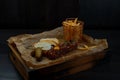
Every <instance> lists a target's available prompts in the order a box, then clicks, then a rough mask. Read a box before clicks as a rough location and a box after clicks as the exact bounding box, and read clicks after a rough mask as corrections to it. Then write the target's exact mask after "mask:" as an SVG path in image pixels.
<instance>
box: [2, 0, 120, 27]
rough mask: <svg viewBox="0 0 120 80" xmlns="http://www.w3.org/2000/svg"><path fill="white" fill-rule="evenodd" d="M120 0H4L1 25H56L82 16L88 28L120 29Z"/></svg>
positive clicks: (81, 18)
mask: <svg viewBox="0 0 120 80" xmlns="http://www.w3.org/2000/svg"><path fill="white" fill-rule="evenodd" d="M119 4H120V0H52V1H51V0H0V26H1V28H6V27H8V28H27V29H28V28H55V27H58V26H61V22H62V21H63V20H65V19H66V18H69V17H78V18H79V19H80V20H83V21H84V22H85V28H86V29H89V28H95V29H118V28H119V21H120V20H119V19H120V5H119Z"/></svg>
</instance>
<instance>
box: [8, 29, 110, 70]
mask: <svg viewBox="0 0 120 80" xmlns="http://www.w3.org/2000/svg"><path fill="white" fill-rule="evenodd" d="M41 38H58V39H59V40H62V39H63V28H62V27H59V28H56V29H54V30H51V31H45V32H42V33H38V34H22V35H17V36H14V37H10V38H9V39H8V40H7V41H8V44H9V45H11V46H12V47H13V48H14V49H15V50H16V51H17V54H19V56H20V57H21V59H22V60H23V61H24V63H25V65H26V66H27V67H28V68H29V69H40V68H45V67H49V66H52V65H56V64H60V63H64V62H67V61H70V60H72V59H75V58H80V57H83V56H86V55H91V54H95V53H97V52H101V51H103V50H105V49H107V48H108V43H107V40H106V39H93V38H92V37H90V36H88V35H85V34H83V41H82V42H81V43H80V44H86V45H88V46H95V47H93V48H89V49H86V50H80V49H76V50H73V51H71V52H69V53H66V54H65V55H64V56H62V57H59V58H57V59H55V60H50V59H48V58H46V57H43V59H42V61H40V62H38V61H36V59H35V58H34V57H32V56H31V52H32V51H33V50H34V48H33V44H34V43H36V42H38V41H39V40H40V39H41ZM13 44H14V45H15V46H13ZM15 47H16V48H15Z"/></svg>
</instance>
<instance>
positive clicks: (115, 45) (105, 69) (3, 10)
mask: <svg viewBox="0 0 120 80" xmlns="http://www.w3.org/2000/svg"><path fill="white" fill-rule="evenodd" d="M69 17H78V18H79V19H80V20H82V21H84V22H85V25H84V29H85V30H84V33H85V34H89V35H90V36H92V37H94V38H106V39H107V41H108V45H109V48H108V52H107V54H108V56H107V57H105V59H104V60H102V61H101V62H100V64H97V65H96V66H95V67H93V68H92V69H89V70H87V71H83V72H79V73H77V74H75V75H72V76H69V77H66V78H67V79H64V80H114V79H115V80H120V50H119V49H120V37H119V34H120V29H119V27H120V26H119V23H120V22H119V21H120V20H119V19H120V0H0V80H22V77H21V76H20V75H19V73H18V71H17V70H16V69H15V67H14V64H12V62H11V60H10V59H9V55H8V54H10V49H9V47H8V45H7V41H6V40H7V39H8V38H9V37H11V36H14V35H18V34H24V33H33V34H35V33H39V32H42V31H43V30H48V29H52V28H55V27H58V26H61V22H62V21H63V20H65V19H66V18H69ZM18 28H19V29H18ZM61 80H63V79H61Z"/></svg>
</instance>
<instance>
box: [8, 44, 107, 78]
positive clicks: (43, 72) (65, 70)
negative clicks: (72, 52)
mask: <svg viewBox="0 0 120 80" xmlns="http://www.w3.org/2000/svg"><path fill="white" fill-rule="evenodd" d="M9 47H10V49H11V50H12V53H10V59H11V61H12V63H13V65H14V66H15V67H16V69H17V70H18V72H19V73H20V75H21V76H22V77H23V79H24V80H37V79H41V80H45V79H59V78H61V77H64V76H68V75H72V74H75V73H77V72H80V71H84V70H87V69H90V68H92V67H93V66H94V65H96V63H97V62H98V61H99V60H101V59H103V58H104V57H105V55H106V50H103V51H101V52H98V53H94V54H92V55H86V56H84V57H80V58H76V59H72V60H70V61H67V62H64V63H61V64H57V65H54V66H50V67H45V68H41V69H35V70H34V69H29V68H28V67H27V66H26V65H25V63H24V61H23V60H22V59H21V57H20V55H19V54H18V53H17V51H16V50H15V49H14V47H12V46H11V45H9Z"/></svg>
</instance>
